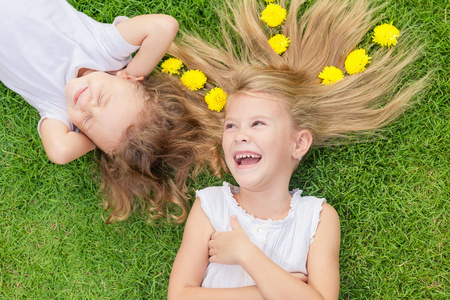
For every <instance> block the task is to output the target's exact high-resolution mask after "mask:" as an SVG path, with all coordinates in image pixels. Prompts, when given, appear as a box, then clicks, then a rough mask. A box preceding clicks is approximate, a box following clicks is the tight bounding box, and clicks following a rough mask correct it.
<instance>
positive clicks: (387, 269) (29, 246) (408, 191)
mask: <svg viewBox="0 0 450 300" xmlns="http://www.w3.org/2000/svg"><path fill="white" fill-rule="evenodd" d="M70 2H71V3H72V4H73V5H74V6H75V7H76V8H78V9H79V10H81V11H83V12H85V13H86V14H88V15H91V16H93V17H94V18H96V19H97V20H99V21H103V22H111V21H112V19H113V17H114V16H115V15H118V14H124V15H128V16H133V15H137V14H142V13H155V12H161V13H167V14H171V15H173V16H174V17H175V18H177V19H178V20H179V22H180V27H181V28H182V29H190V30H195V31H197V32H199V33H200V34H201V35H202V36H204V37H207V38H208V39H214V38H220V33H219V32H218V30H217V29H218V21H217V18H216V16H215V14H214V8H215V7H216V6H220V5H222V3H223V0H213V1H200V0H177V1H174V0H166V1H162V0H154V1H136V0H125V1H106V0H105V1H100V0H99V1H92V0H78V1H75V0H73V1H70ZM93 2H95V3H96V4H95V5H92V3H93ZM376 2H377V3H383V2H384V1H376ZM444 2H445V1H438V0H434V1H432V0H430V1H400V0H399V1H392V3H390V4H389V5H388V6H386V7H385V8H384V9H383V13H384V14H385V15H386V19H385V20H386V21H390V20H393V21H394V22H395V24H396V25H398V27H399V28H402V27H406V26H409V27H410V33H411V34H412V36H414V37H416V38H417V39H420V40H421V44H423V45H424V57H423V58H422V59H420V60H419V61H418V62H416V63H415V65H414V68H413V72H411V73H410V74H409V75H408V76H409V79H417V78H420V77H421V76H424V75H425V74H426V73H427V71H428V70H431V69H435V70H436V72H435V74H434V75H433V78H432V80H431V81H430V86H429V89H428V90H427V91H426V92H425V93H423V94H422V95H420V96H419V97H418V98H417V99H416V100H417V101H418V102H417V103H416V104H415V105H414V106H413V108H412V109H410V110H409V111H407V112H406V113H405V114H404V115H403V116H401V117H400V118H399V119H398V120H397V121H395V122H394V123H393V124H391V125H390V126H388V127H387V128H386V130H385V131H384V132H383V136H384V138H383V139H378V140H375V141H372V142H368V143H360V144H352V145H346V146H339V147H330V148H325V149H315V150H313V151H312V152H311V153H310V155H309V157H308V159H307V160H306V161H305V163H304V164H303V165H302V166H301V168H300V169H299V170H298V171H297V172H296V173H295V174H294V176H293V178H292V187H300V188H301V189H303V190H304V192H305V193H306V194H311V195H316V196H323V197H326V198H327V199H328V202H329V203H330V204H332V205H333V206H334V207H335V208H336V210H337V211H338V213H339V215H340V218H341V231H342V245H341V260H340V267H341V294H340V297H341V299H449V298H450V290H449V287H450V263H449V245H448V232H449V229H450V228H449V223H448V212H449V211H450V207H449V206H450V205H449V198H450V187H449V186H450V180H449V178H450V174H449V173H450V172H449V171H450V164H449V153H450V124H449V119H450V101H449V92H450V88H449V79H450V78H449V76H448V68H449V65H450V59H449V54H448V53H449V51H450V46H449V43H448V41H447V39H448V36H449V33H450V32H449V31H450V30H449V24H448V21H447V14H448V11H449V10H450V7H449V6H448V5H446V4H443V3H444ZM0 116H1V117H0V166H1V172H0V295H1V296H0V298H2V299H14V298H19V299H20V298H27V299H48V298H59V299H128V298H130V299H132V298H137V299H142V298H146V299H164V298H165V297H166V292H167V284H168V279H169V275H170V269H171V264H172V262H173V259H174V257H175V255H176V252H177V249H178V247H179V244H180V242H181V237H182V230H183V226H180V225H175V224H170V223H167V222H165V221H164V220H162V221H160V222H158V224H154V225H151V224H148V223H147V222H146V218H145V216H143V215H141V214H139V213H134V214H133V215H132V217H130V218H129V219H128V220H126V221H124V222H121V223H116V224H112V225H106V224H104V223H103V221H102V217H104V216H106V214H105V213H104V212H103V210H102V206H101V202H102V199H101V195H100V194H99V193H98V192H97V190H98V181H97V180H96V178H98V172H97V171H95V166H96V164H95V160H94V158H93V155H92V154H89V155H86V156H84V157H82V158H80V159H78V160H77V161H74V162H72V163H70V164H68V165H64V166H58V165H55V164H52V163H50V162H49V161H48V159H47V158H46V155H45V153H44V150H43V148H42V145H41V142H40V139H39V136H38V133H37V131H36V125H37V122H38V120H39V116H38V113H37V111H35V110H34V109H33V108H31V107H30V106H29V105H28V104H26V103H25V102H24V101H23V100H22V99H21V98H20V97H19V96H17V95H16V94H14V93H13V92H11V91H9V90H8V89H7V88H5V87H4V86H3V85H1V84H0ZM219 182H220V181H219V179H217V178H214V177H212V176H211V175H209V174H203V175H202V176H201V177H200V178H199V179H198V180H196V181H195V182H193V183H191V187H192V189H194V188H197V189H198V188H203V187H206V186H209V185H211V184H218V183H219Z"/></svg>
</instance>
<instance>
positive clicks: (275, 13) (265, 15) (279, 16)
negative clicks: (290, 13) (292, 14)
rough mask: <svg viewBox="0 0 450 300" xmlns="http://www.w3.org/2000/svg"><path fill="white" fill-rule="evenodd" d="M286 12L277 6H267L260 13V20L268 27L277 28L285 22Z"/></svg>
mask: <svg viewBox="0 0 450 300" xmlns="http://www.w3.org/2000/svg"><path fill="white" fill-rule="evenodd" d="M286 15H287V12H286V10H285V9H284V8H282V7H281V6H280V5H278V4H273V3H271V4H269V5H267V6H266V8H265V9H264V10H263V11H262V12H261V20H263V21H264V22H265V23H266V24H267V25H269V26H270V27H277V26H279V25H281V24H282V23H283V22H284V21H286Z"/></svg>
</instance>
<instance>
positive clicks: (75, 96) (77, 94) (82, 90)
mask: <svg viewBox="0 0 450 300" xmlns="http://www.w3.org/2000/svg"><path fill="white" fill-rule="evenodd" d="M85 90H87V87H84V88H81V89H79V90H78V91H77V92H76V93H75V95H74V96H73V102H74V104H77V102H78V98H79V97H80V95H81V94H82V93H83V92H84V91H85Z"/></svg>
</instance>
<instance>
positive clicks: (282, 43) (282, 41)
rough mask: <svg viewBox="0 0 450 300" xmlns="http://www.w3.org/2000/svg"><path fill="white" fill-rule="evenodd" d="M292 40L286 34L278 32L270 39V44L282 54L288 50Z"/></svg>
mask: <svg viewBox="0 0 450 300" xmlns="http://www.w3.org/2000/svg"><path fill="white" fill-rule="evenodd" d="M290 42H291V40H289V38H288V37H286V36H285V35H284V34H276V35H274V36H273V37H271V38H270V39H269V44H270V46H271V47H272V49H273V50H275V52H276V53H278V54H280V55H281V54H283V53H284V52H286V50H287V48H288V46H289V43H290Z"/></svg>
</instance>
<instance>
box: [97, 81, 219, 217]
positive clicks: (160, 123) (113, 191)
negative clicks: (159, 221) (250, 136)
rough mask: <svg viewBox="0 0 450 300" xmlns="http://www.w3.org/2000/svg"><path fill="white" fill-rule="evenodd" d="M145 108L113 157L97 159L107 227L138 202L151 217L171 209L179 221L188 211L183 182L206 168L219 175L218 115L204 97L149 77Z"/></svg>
mask: <svg viewBox="0 0 450 300" xmlns="http://www.w3.org/2000/svg"><path fill="white" fill-rule="evenodd" d="M140 89H143V93H144V94H145V95H146V96H145V97H146V100H145V109H144V111H143V112H142V114H141V116H140V118H139V119H140V120H139V121H138V122H137V125H135V126H132V127H130V128H129V129H128V131H127V133H126V138H125V142H124V143H123V144H122V145H120V146H119V147H117V149H115V152H114V154H113V155H107V154H105V153H101V154H100V157H99V159H100V169H101V175H102V190H103V192H104V193H105V196H106V199H107V201H106V203H105V209H110V210H111V214H110V216H109V218H108V220H107V221H108V222H113V221H115V220H118V221H120V220H124V219H126V218H127V217H128V216H129V214H130V212H131V211H132V209H133V203H134V202H135V198H136V197H137V198H140V199H142V200H143V201H141V203H142V204H143V205H144V206H145V208H146V210H147V211H148V212H149V214H150V216H151V217H152V218H157V217H160V216H163V215H165V214H168V213H169V211H170V207H171V206H172V205H173V204H174V205H175V206H176V207H178V208H181V213H179V214H169V216H170V217H172V218H173V219H175V220H176V221H179V222H181V221H183V220H184V219H185V218H186V216H187V212H188V201H187V199H186V192H187V188H186V180H187V179H188V177H189V176H193V177H194V176H195V175H196V174H198V172H199V171H201V169H202V168H204V167H209V168H210V170H211V171H212V172H213V173H214V174H215V175H219V174H220V172H221V169H222V167H223V166H224V163H223V160H222V158H221V156H220V155H219V148H218V146H219V145H220V141H221V132H222V114H220V113H215V112H212V111H210V110H209V109H207V105H206V103H205V102H204V93H201V92H192V91H189V90H187V89H186V88H183V86H182V85H181V83H180V81H179V79H178V78H175V77H170V76H168V75H165V74H159V75H155V76H150V77H149V78H147V79H146V80H145V81H144V82H143V84H142V85H141V86H140Z"/></svg>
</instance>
